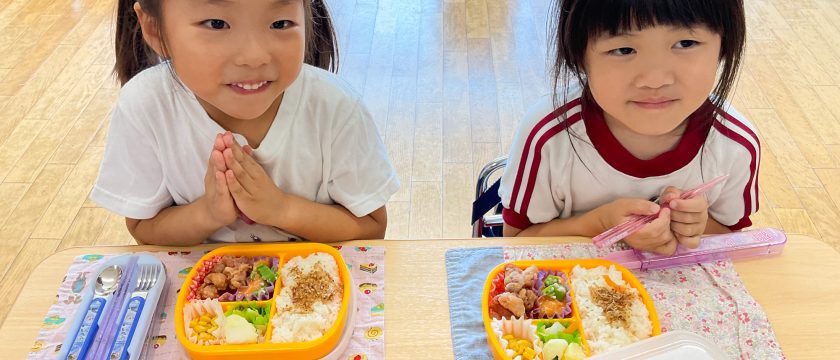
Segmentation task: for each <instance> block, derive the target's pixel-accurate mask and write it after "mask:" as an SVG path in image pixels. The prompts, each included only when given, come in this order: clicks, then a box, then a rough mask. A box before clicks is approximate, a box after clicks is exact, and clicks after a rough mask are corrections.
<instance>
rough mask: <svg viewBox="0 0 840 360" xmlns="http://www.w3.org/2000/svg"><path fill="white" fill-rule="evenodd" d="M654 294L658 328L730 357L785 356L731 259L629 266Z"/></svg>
mask: <svg viewBox="0 0 840 360" xmlns="http://www.w3.org/2000/svg"><path fill="white" fill-rule="evenodd" d="M502 251H503V255H502V256H503V258H504V260H505V261H515V260H535V259H576V258H593V257H601V256H604V255H606V254H607V253H608V252H609V251H610V249H605V250H602V251H598V250H597V249H596V248H595V247H594V246H593V245H589V244H558V245H541V246H508V247H502ZM633 274H635V275H636V277H637V278H638V279H639V280H640V281H641V282H642V283H643V284H644V286H645V288H646V289H647V291H648V294H650V296H651V298H653V302H654V305H655V306H656V311H657V313H658V314H659V321H660V322H661V326H662V332H666V331H669V330H687V331H691V332H693V333H695V334H699V335H702V336H704V337H706V338H707V339H709V340H711V341H712V342H714V343H715V344H716V345H718V346H719V347H720V348H721V349H722V350H724V351H726V352H727V353H728V354H729V356H730V358H733V359H784V358H785V357H784V354H783V353H782V349H781V347H780V345H779V342H778V341H777V340H776V335H775V333H774V332H773V329H772V327H771V326H770V321H769V320H768V319H767V314H765V313H764V310H762V308H761V306H760V305H759V304H758V303H757V302H756V301H755V299H753V297H752V296H751V295H750V294H749V292H747V289H746V287H745V286H744V283H743V282H741V279H740V278H739V277H738V273H737V272H736V271H735V268H734V266H733V265H732V262H731V261H718V262H715V263H707V264H697V265H691V266H681V267H676V268H671V269H658V270H650V271H633Z"/></svg>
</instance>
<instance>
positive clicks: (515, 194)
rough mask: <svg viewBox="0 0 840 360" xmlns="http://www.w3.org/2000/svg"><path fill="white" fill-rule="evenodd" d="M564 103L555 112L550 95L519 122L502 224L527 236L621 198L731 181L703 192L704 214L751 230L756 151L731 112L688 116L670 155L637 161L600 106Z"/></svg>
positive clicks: (746, 127)
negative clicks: (720, 178) (539, 226)
mask: <svg viewBox="0 0 840 360" xmlns="http://www.w3.org/2000/svg"><path fill="white" fill-rule="evenodd" d="M569 98H572V99H574V100H571V101H569V102H567V103H566V104H565V105H563V106H561V107H559V108H555V107H554V106H553V102H552V97H551V96H545V97H543V98H542V99H540V101H539V102H537V103H536V104H535V105H534V106H532V107H531V108H530V109H529V111H528V113H527V114H526V116H525V118H524V119H523V121H522V122H521V123H520V125H519V129H518V130H517V132H516V136H515V138H514V141H513V143H512V144H511V149H510V154H509V157H508V165H507V167H506V168H505V173H504V175H503V176H502V183H501V187H500V189H499V195H500V196H501V198H502V204H503V205H504V207H505V209H504V212H503V214H504V220H505V223H507V224H508V225H511V226H513V227H516V228H519V229H524V228H527V227H529V226H530V225H531V224H537V223H545V222H548V221H550V220H552V219H556V218H567V217H571V216H575V215H578V214H582V213H585V212H588V211H590V210H592V209H594V208H596V207H598V206H600V205H603V204H606V203H608V202H610V201H612V200H615V199H618V198H642V199H650V198H653V197H656V196H658V195H659V194H660V193H661V192H662V190H664V189H665V188H666V187H668V186H675V187H678V188H681V189H689V188H692V187H695V186H697V185H700V184H702V183H704V182H706V181H709V180H711V179H713V178H715V177H717V176H720V175H724V174H729V178H727V180H726V181H725V182H724V183H723V185H718V186H717V187H715V188H714V189H712V190H710V191H709V192H707V193H706V197H707V199H708V200H709V215H710V216H711V217H712V218H714V219H715V220H717V221H718V222H719V223H721V224H723V225H726V226H728V227H729V228H731V229H733V230H738V229H741V228H744V227H747V226H750V225H751V224H752V223H751V222H750V219H749V216H750V215H751V214H753V213H755V212H756V211H757V210H758V166H759V162H760V159H761V155H760V144H759V141H758V137H757V136H756V131H755V128H754V127H753V125H752V124H751V123H750V122H749V121H747V120H746V119H745V118H744V117H743V116H742V115H741V114H739V113H737V112H736V111H735V110H734V109H732V108H731V107H729V106H727V110H726V111H723V110H722V109H717V111H716V112H715V113H714V114H715V115H714V119H713V121H711V122H710V121H709V117H710V116H711V115H709V114H710V112H708V111H706V112H704V114H706V115H705V116H699V115H697V114H699V113H700V112H698V113H697V114H694V115H692V116H691V117H690V118H689V123H688V126H687V128H686V131H685V133H684V135H683V137H682V138H681V139H680V142H679V143H678V144H677V146H676V147H675V148H674V149H673V150H671V151H668V152H666V153H663V154H661V155H659V156H658V157H656V158H654V159H650V160H640V159H638V158H636V157H635V156H633V155H632V154H631V153H630V152H628V151H627V150H626V149H625V148H624V147H623V146H622V145H621V144H620V143H619V142H618V140H617V139H616V138H615V137H614V136H613V135H612V133H611V132H610V130H609V129H608V128H607V125H606V122H605V121H604V118H603V111H602V110H601V109H600V108H599V107H598V106H597V105H595V104H592V105H586V106H583V105H582V103H583V101H582V99H581V98H580V94H579V93H578V94H577V95H574V97H572V96H570V97H569ZM708 106H712V105H711V104H710V103H709V104H708ZM564 115H565V116H564ZM564 119H565V121H564Z"/></svg>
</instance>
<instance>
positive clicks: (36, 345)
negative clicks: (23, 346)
mask: <svg viewBox="0 0 840 360" xmlns="http://www.w3.org/2000/svg"><path fill="white" fill-rule="evenodd" d="M41 350H44V342H43V341H36V342H35V343H34V344H32V347H31V348H30V349H29V351H31V352H39V351H41Z"/></svg>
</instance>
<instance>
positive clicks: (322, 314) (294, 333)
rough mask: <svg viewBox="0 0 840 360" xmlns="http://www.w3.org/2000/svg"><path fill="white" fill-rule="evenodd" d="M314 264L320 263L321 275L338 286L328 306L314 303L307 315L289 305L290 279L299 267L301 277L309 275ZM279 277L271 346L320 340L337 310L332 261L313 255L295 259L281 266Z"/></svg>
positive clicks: (338, 296)
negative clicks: (279, 283) (281, 343)
mask: <svg viewBox="0 0 840 360" xmlns="http://www.w3.org/2000/svg"><path fill="white" fill-rule="evenodd" d="M316 263H320V264H321V266H322V267H323V269H324V271H325V272H326V273H327V274H329V275H330V277H332V278H333V280H334V281H335V282H336V284H338V291H339V293H338V294H336V295H335V296H334V297H333V299H332V301H331V302H329V303H324V302H322V301H317V302H315V303H314V304H313V306H312V311H311V312H303V311H301V310H300V309H297V308H295V307H294V306H293V303H292V288H293V287H294V285H295V279H294V277H293V276H291V269H292V268H294V267H299V268H300V269H301V270H302V272H303V273H304V274H305V273H308V272H310V271H311V270H312V269H313V268H314V267H315V264H316ZM280 277H281V279H282V284H283V288H282V289H281V290H280V294H278V296H277V299H276V301H275V304H276V306H277V312H276V313H275V314H274V317H273V318H272V319H271V324H272V327H273V329H272V334H271V342H300V341H310V340H315V339H317V338H320V337H321V336H323V335H324V333H326V331H327V330H329V329H330V327H332V325H333V323H334V322H335V319H336V317H337V316H338V311H339V310H340V309H341V298H342V291H341V289H342V285H341V284H342V283H341V279H339V277H338V265H337V264H336V262H335V259H333V257H332V256H330V255H329V254H326V253H314V254H312V255H309V256H308V257H306V258H303V257H300V256H297V257H294V258H292V259H291V260H289V262H288V263H286V264H285V265H283V268H282V269H281V270H280Z"/></svg>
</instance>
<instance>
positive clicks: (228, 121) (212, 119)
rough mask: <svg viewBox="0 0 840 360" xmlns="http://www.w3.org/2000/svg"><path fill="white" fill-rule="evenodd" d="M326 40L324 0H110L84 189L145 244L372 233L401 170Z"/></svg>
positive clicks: (329, 33) (379, 230) (382, 223)
mask: <svg viewBox="0 0 840 360" xmlns="http://www.w3.org/2000/svg"><path fill="white" fill-rule="evenodd" d="M336 50H337V49H336V42H335V34H334V31H333V27H332V23H331V20H330V17H329V14H328V13H327V9H326V6H325V4H324V2H323V0H289V1H275V0H231V1H203V0H202V1H173V0H140V1H135V0H120V1H119V7H118V15H117V36H116V55H117V62H116V71H117V74H118V75H119V79H120V81H121V83H122V85H123V87H122V91H121V93H120V97H119V100H118V102H117V105H116V107H115V109H114V111H113V117H112V120H111V125H110V129H109V133H108V143H107V146H106V149H105V156H104V160H103V162H102V166H101V169H100V173H99V178H98V179H97V181H96V184H95V186H94V188H93V190H92V193H91V198H92V199H93V200H94V201H96V202H97V203H99V204H100V205H102V206H103V207H105V208H107V209H109V210H112V211H114V212H116V213H118V214H120V215H123V216H125V217H126V225H127V226H128V229H129V231H130V232H131V234H132V235H133V236H134V238H135V239H137V241H138V242H140V243H146V244H162V245H190V244H198V243H201V242H203V241H205V240H206V239H210V240H216V241H275V240H287V239H307V240H314V241H337V240H348V239H363V238H364V239H370V238H382V237H383V236H384V234H385V228H386V223H387V215H386V210H385V203H386V202H387V200H388V199H389V198H390V196H391V195H393V194H394V193H395V192H396V191H397V189H398V188H399V180H398V179H397V176H396V172H395V171H394V169H393V166H392V165H391V163H390V161H389V160H388V156H387V154H386V151H385V148H384V146H383V144H382V141H381V139H380V136H379V134H378V132H377V129H376V126H375V124H374V122H373V121H372V119H371V116H370V114H369V113H368V111H367V109H366V108H365V106H364V105H363V104H362V101H361V99H360V97H359V95H357V94H356V93H355V92H353V91H352V90H351V89H350V88H349V87H348V86H347V85H346V83H345V82H343V81H341V80H340V79H338V78H337V76H336V75H334V74H332V73H330V72H328V71H326V70H325V69H332V70H335V68H336V65H337V51H336ZM254 222H255V223H254Z"/></svg>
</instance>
